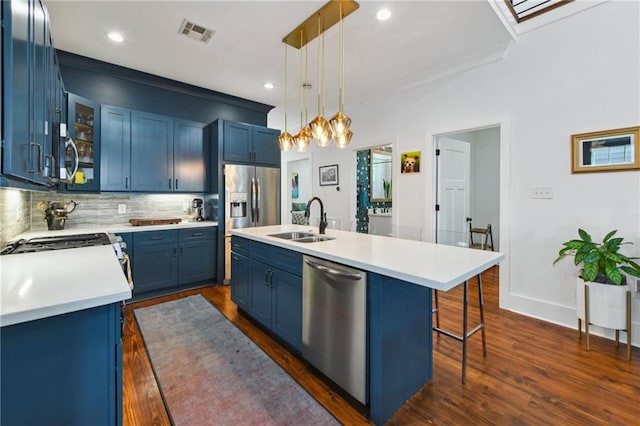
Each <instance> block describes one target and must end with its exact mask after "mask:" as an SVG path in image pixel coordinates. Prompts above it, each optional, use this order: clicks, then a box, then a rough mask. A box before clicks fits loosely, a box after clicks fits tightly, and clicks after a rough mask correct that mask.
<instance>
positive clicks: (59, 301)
mask: <svg viewBox="0 0 640 426" xmlns="http://www.w3.org/2000/svg"><path fill="white" fill-rule="evenodd" d="M0 277H1V281H0V326H2V327H4V326H7V325H11V324H18V323H21V322H26V321H32V320H36V319H40V318H46V317H50V316H54V315H60V314H65V313H68V312H74V311H79V310H82V309H88V308H93V307H96V306H102V305H106V304H110V303H115V302H119V301H122V300H126V299H130V298H131V289H130V288H129V283H128V282H127V280H126V278H125V276H124V273H123V272H122V268H121V266H120V262H119V261H118V259H117V257H116V255H115V252H114V251H113V247H112V246H111V245H104V246H95V247H84V248H77V249H66V250H53V251H43V252H38V253H20V254H10V255H5V256H0Z"/></svg>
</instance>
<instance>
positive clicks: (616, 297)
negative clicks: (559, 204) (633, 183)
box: [553, 229, 640, 359]
mask: <svg viewBox="0 0 640 426" xmlns="http://www.w3.org/2000/svg"><path fill="white" fill-rule="evenodd" d="M616 232H617V231H611V232H609V233H608V234H607V235H606V236H605V237H604V238H603V240H602V242H601V243H596V242H594V241H593V239H592V238H591V235H589V233H587V232H586V231H585V230H583V229H578V235H579V236H580V238H579V239H575V240H569V241H567V242H565V243H563V244H562V245H563V246H564V247H563V248H562V249H560V252H559V253H558V257H557V258H556V260H555V261H554V262H553V264H554V265H555V264H556V263H557V262H559V261H560V260H562V259H564V258H565V257H567V256H574V263H575V265H576V266H577V267H578V268H581V269H580V271H579V273H578V276H577V277H576V316H577V317H578V332H579V333H580V336H582V321H584V323H585V334H586V336H587V339H586V340H587V342H586V346H587V350H589V325H590V324H595V325H599V326H601V327H605V328H612V329H614V330H616V333H615V336H616V346H617V345H618V341H619V330H624V331H626V333H627V359H631V290H630V288H629V287H630V286H629V285H627V282H626V281H627V276H626V275H625V274H627V275H630V276H633V277H636V278H640V265H638V264H637V263H636V262H634V259H637V258H636V257H627V256H625V255H623V254H621V253H619V252H618V251H619V250H620V246H622V245H624V244H632V243H631V242H623V241H624V238H621V237H616V238H614V235H615V234H616ZM610 284H614V285H610Z"/></svg>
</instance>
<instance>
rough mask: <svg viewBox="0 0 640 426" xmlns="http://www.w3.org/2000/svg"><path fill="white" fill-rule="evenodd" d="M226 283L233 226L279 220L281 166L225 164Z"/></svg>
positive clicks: (264, 223)
mask: <svg viewBox="0 0 640 426" xmlns="http://www.w3.org/2000/svg"><path fill="white" fill-rule="evenodd" d="M224 180H225V189H224V203H225V206H224V227H225V228H224V229H225V242H224V243H225V244H224V246H225V256H224V263H225V274H224V275H225V284H228V283H229V282H230V279H231V234H230V230H231V229H237V228H249V227H252V226H268V225H279V224H280V169H279V168H275V167H256V166H245V165H237V164H225V165H224Z"/></svg>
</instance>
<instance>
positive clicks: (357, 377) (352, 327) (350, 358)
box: [302, 256, 367, 404]
mask: <svg viewBox="0 0 640 426" xmlns="http://www.w3.org/2000/svg"><path fill="white" fill-rule="evenodd" d="M302 301H303V302H302V356H303V358H305V359H306V360H307V361H308V362H309V363H311V364H312V365H313V366H314V367H316V368H317V369H318V370H320V371H321V372H322V373H323V374H325V375H326V376H327V377H329V378H330V379H331V380H333V381H334V382H335V383H336V384H338V385H339V386H340V387H342V388H343V389H344V390H346V391H347V392H349V394H351V395H352V396H353V397H355V398H356V399H357V400H358V401H360V402H362V403H363V404H366V403H367V332H366V331H367V329H366V326H367V274H366V272H363V271H359V270H357V269H353V268H349V267H346V266H344V265H340V264H336V263H333V262H328V261H326V260H321V259H317V258H314V257H311V256H304V266H303V272H302Z"/></svg>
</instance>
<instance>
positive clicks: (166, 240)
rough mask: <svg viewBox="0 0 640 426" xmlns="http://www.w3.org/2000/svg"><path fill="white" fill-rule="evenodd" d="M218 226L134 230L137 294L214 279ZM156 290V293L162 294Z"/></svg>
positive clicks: (135, 291)
mask: <svg viewBox="0 0 640 426" xmlns="http://www.w3.org/2000/svg"><path fill="white" fill-rule="evenodd" d="M216 234H217V228H216V227H214V226H212V227H205V228H187V229H180V230H166V231H144V232H134V233H133V240H132V246H133V250H132V252H133V255H132V256H131V257H132V263H131V264H132V268H131V269H132V272H133V285H134V287H133V294H134V296H137V295H140V294H141V293H147V292H151V291H158V290H162V289H170V288H172V287H178V286H185V285H189V284H194V283H202V282H206V281H212V282H213V281H214V280H215V277H216V263H215V258H216ZM159 294H160V293H156V294H154V296H155V295H159Z"/></svg>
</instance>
